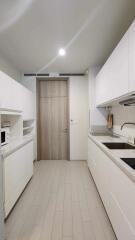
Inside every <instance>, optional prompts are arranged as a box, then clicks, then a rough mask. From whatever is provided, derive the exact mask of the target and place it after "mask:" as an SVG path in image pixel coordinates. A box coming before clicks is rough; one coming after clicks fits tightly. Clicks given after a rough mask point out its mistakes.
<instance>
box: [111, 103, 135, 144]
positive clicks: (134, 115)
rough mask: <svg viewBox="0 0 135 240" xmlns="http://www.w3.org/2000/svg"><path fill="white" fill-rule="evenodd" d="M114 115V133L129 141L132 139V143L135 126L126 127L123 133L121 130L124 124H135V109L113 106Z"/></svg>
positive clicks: (134, 135)
mask: <svg viewBox="0 0 135 240" xmlns="http://www.w3.org/2000/svg"><path fill="white" fill-rule="evenodd" d="M112 113H113V115H114V127H113V131H114V133H117V134H119V135H121V136H124V137H126V138H129V139H130V138H131V141H132V138H134V137H135V126H132V125H131V126H130V125H126V126H124V128H123V130H122V131H121V129H120V128H121V125H122V124H123V123H124V122H134V123H135V107H133V106H132V107H131V106H130V107H124V106H120V105H117V106H113V107H112Z"/></svg>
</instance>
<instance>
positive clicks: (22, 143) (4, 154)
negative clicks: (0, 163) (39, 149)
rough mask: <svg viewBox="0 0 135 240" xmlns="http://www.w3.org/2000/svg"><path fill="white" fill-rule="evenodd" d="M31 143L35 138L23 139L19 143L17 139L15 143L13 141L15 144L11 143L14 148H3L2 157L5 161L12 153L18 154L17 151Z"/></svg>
mask: <svg viewBox="0 0 135 240" xmlns="http://www.w3.org/2000/svg"><path fill="white" fill-rule="evenodd" d="M31 141H33V136H30V137H23V138H22V139H19V140H18V141H17V139H16V140H15V141H13V143H11V144H12V146H11V147H7V149H6V148H1V155H2V157H3V159H4V158H6V157H8V156H9V155H11V154H12V153H14V152H16V151H17V150H19V149H20V148H22V147H23V146H25V145H26V144H27V143H29V142H31ZM9 144H10V143H9ZM9 146H10V145H9Z"/></svg>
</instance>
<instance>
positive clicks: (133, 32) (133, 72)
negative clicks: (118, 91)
mask: <svg viewBox="0 0 135 240" xmlns="http://www.w3.org/2000/svg"><path fill="white" fill-rule="evenodd" d="M129 91H130V92H132V91H135V21H134V22H133V24H132V25H131V27H130V29H129Z"/></svg>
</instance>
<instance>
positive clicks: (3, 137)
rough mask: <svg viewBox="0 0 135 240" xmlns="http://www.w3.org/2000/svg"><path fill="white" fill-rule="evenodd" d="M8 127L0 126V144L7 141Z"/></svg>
mask: <svg viewBox="0 0 135 240" xmlns="http://www.w3.org/2000/svg"><path fill="white" fill-rule="evenodd" d="M9 133H10V130H9V127H4V128H1V146H3V145H5V144H8V143H9Z"/></svg>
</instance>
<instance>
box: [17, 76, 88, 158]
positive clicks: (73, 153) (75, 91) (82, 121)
mask: <svg viewBox="0 0 135 240" xmlns="http://www.w3.org/2000/svg"><path fill="white" fill-rule="evenodd" d="M21 83H22V84H23V85H24V86H25V87H27V88H28V89H29V90H31V91H33V93H34V100H33V102H34V106H35V119H36V78H35V77H33V78H32V77H25V78H22V81H21ZM69 83H70V84H69V86H70V87H69V90H70V93H69V103H70V113H69V114H70V119H74V120H77V121H78V123H77V124H72V126H71V128H70V158H71V160H86V159H87V136H88V81H87V78H86V77H71V78H70V79H69ZM35 148H36V145H35Z"/></svg>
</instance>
